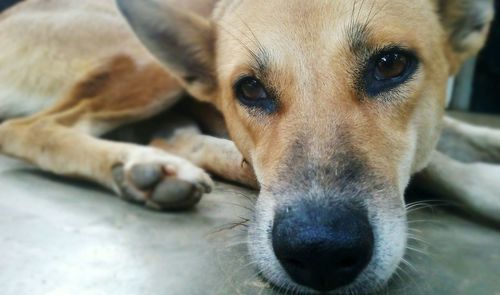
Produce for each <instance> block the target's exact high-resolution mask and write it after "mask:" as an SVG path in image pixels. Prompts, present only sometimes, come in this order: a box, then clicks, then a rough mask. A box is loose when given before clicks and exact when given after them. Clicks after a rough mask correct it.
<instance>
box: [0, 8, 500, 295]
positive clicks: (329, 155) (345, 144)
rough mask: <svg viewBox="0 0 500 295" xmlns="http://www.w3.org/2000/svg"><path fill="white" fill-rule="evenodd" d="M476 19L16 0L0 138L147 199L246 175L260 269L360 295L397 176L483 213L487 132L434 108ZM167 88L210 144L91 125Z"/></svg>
mask: <svg viewBox="0 0 500 295" xmlns="http://www.w3.org/2000/svg"><path fill="white" fill-rule="evenodd" d="M492 19H493V3H492V1H488V0H480V1H478V0H415V1H408V0H393V1H388V0H370V1H365V0H356V1H355V0H338V1H331V0H310V1H299V0H273V1H262V0H255V1H244V0H232V1H230V0H218V1H217V0H189V1H186V0H183V1H180V0H179V1H176V0H165V1H160V0H147V1H146V0H145V1H135V0H117V2H116V3H115V2H114V1H112V0H87V1H78V0H26V1H20V2H19V3H17V4H15V5H13V6H11V7H10V8H8V9H7V10H5V11H3V12H2V14H0V43H1V44H2V50H1V51H0V118H1V119H2V120H3V123H2V124H1V125H0V151H1V152H2V153H4V154H7V155H10V156H13V157H17V158H20V159H24V160H26V161H28V162H30V163H33V164H34V165H36V166H38V167H39V168H40V169H43V170H46V171H49V172H52V173H55V174H58V175H64V176H70V177H77V178H82V179H87V180H90V181H93V182H95V183H98V184H100V185H102V186H104V187H107V188H109V189H110V190H113V191H114V192H116V194H117V195H119V196H121V197H122V198H124V199H125V200H129V201H132V202H136V203H139V204H144V205H146V206H147V207H150V208H153V209H158V210H179V209H185V208H189V207H192V206H194V205H195V204H196V203H197V202H198V201H199V200H200V198H201V197H202V195H203V194H205V193H208V192H210V190H211V189H212V187H213V183H212V180H211V178H210V176H209V175H208V174H207V173H206V172H205V171H208V172H210V173H212V174H213V175H217V176H220V177H222V178H224V179H227V180H232V181H236V182H238V183H241V184H245V185H249V186H251V187H255V188H259V189H260V194H259V198H258V200H257V203H256V205H255V216H254V218H253V221H252V223H251V225H250V228H249V233H248V244H249V252H250V255H251V258H252V260H253V261H254V262H255V263H256V265H257V267H258V271H259V272H260V273H261V274H262V276H263V277H264V278H266V279H267V280H268V281H269V282H271V283H272V284H274V285H276V286H278V287H281V288H284V289H287V290H292V291H295V292H297V293H306V294H307V293H319V292H325V293H331V294H341V293H349V292H351V293H352V292H356V293H370V292H373V291H376V290H378V289H379V288H381V287H382V286H384V285H385V284H386V282H387V281H388V280H389V279H390V278H391V276H392V275H393V274H394V272H395V270H396V268H397V267H398V264H399V263H400V262H401V259H402V257H403V255H404V252H405V248H406V241H407V224H406V206H405V202H404V192H405V189H406V188H407V186H408V184H409V181H410V178H411V177H412V176H415V178H416V182H417V183H418V184H420V185H421V186H422V187H425V188H427V189H429V190H431V191H433V192H436V193H439V194H441V195H442V196H443V197H447V198H450V199H454V200H456V201H460V202H462V203H463V204H464V206H466V207H467V208H468V209H467V210H469V211H470V212H473V213H476V214H478V215H481V216H482V217H485V218H488V219H489V220H492V221H495V222H500V195H499V192H500V185H499V184H498V179H499V177H500V166H498V165H496V163H499V162H500V132H499V131H498V130H494V129H488V128H484V127H477V126H472V125H468V124H466V123H462V122H460V121H457V120H453V119H451V118H448V117H444V109H445V98H446V88H447V87H446V86H447V81H448V79H449V77H450V76H453V75H454V74H455V73H456V72H457V71H458V70H459V68H460V66H461V64H462V63H463V62H464V61H465V60H466V59H467V58H469V57H471V56H473V55H475V54H477V52H478V51H479V50H480V49H481V47H482V46H483V45H484V43H485V40H486V38H487V34H488V31H489V28H490V23H491V21H492ZM186 95H189V96H190V97H192V98H194V99H196V100H197V101H198V102H200V103H199V104H195V105H194V110H195V112H194V113H196V114H197V118H198V119H199V120H200V121H201V122H204V123H203V124H202V125H203V126H202V127H204V128H206V129H207V130H213V132H215V133H217V132H219V133H224V132H226V131H227V133H228V134H229V138H230V140H229V139H226V138H217V137H213V136H210V135H207V134H206V133H202V132H200V129H198V128H197V127H196V126H194V125H192V124H186V125H183V126H180V127H179V128H177V129H175V130H173V131H171V132H170V131H161V132H159V133H158V134H157V136H156V137H155V138H153V139H152V144H151V145H150V146H144V145H138V144H132V143H124V142H115V141H109V140H104V139H102V138H99V137H101V136H103V135H105V134H107V133H108V132H110V131H112V130H114V129H116V128H118V127H121V126H124V125H127V124H129V123H133V122H138V121H142V120H146V119H149V118H151V117H153V116H156V115H158V114H160V113H161V112H163V111H165V110H167V109H169V108H170V107H172V106H173V105H174V104H176V103H177V102H178V101H179V100H180V99H181V98H183V97H186ZM209 105H210V106H213V107H214V108H215V110H213V109H212V107H210V106H209ZM172 118H174V117H172ZM167 119H169V118H167ZM156 127H157V128H158V130H163V127H162V126H156Z"/></svg>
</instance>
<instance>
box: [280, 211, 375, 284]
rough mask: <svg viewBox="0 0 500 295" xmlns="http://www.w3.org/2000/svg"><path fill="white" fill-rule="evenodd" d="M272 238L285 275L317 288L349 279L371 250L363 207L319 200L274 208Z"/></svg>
mask: <svg viewBox="0 0 500 295" xmlns="http://www.w3.org/2000/svg"><path fill="white" fill-rule="evenodd" d="M272 242H273V248H274V252H275V254H276V257H277V258H278V260H279V261H280V263H281V265H282V266H283V268H284V269H285V270H286V272H287V273H288V274H289V275H290V277H291V278H292V279H293V280H294V281H295V282H296V283H298V284H301V285H303V286H307V287H310V288H312V289H315V290H318V291H331V290H334V289H337V288H340V287H342V286H346V285H348V284H349V283H351V282H353V281H354V280H355V279H356V278H357V277H358V275H359V274H360V273H361V272H362V271H363V270H364V268H365V267H366V266H367V265H368V263H369V262H370V260H371V257H372V253H373V232H372V229H371V226H370V223H369V222H368V218H367V216H366V213H365V212H364V210H360V209H346V208H332V207H331V206H322V204H297V205H296V206H293V207H286V208H285V209H283V210H281V211H279V212H277V213H276V216H275V220H274V227H273V233H272Z"/></svg>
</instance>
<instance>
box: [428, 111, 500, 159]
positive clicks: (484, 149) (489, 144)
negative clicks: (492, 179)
mask: <svg viewBox="0 0 500 295" xmlns="http://www.w3.org/2000/svg"><path fill="white" fill-rule="evenodd" d="M443 127H444V128H443V132H442V135H441V138H440V139H439V143H438V147H437V149H438V150H439V151H440V152H442V153H444V154H446V155H448V156H450V157H451V158H453V159H455V160H458V161H461V162H466V163H471V162H487V163H500V130H498V129H493V128H488V127H482V126H475V125H471V124H468V123H465V122H461V121H459V120H456V119H453V118H451V117H445V118H444V126H443Z"/></svg>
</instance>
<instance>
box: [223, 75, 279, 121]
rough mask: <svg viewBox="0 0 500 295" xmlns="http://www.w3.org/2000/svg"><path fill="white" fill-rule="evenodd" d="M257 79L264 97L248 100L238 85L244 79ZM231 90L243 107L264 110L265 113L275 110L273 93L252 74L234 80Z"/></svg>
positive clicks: (275, 104) (275, 103)
mask: <svg viewBox="0 0 500 295" xmlns="http://www.w3.org/2000/svg"><path fill="white" fill-rule="evenodd" d="M249 80H253V81H257V82H258V83H259V84H260V85H261V86H262V88H263V90H264V92H265V93H266V98H261V99H256V100H249V99H246V98H245V96H244V95H243V93H242V90H241V89H240V86H241V84H242V83H244V82H245V81H249ZM233 92H234V95H235V96H236V99H237V100H238V102H239V103H240V105H242V106H243V107H246V108H249V109H258V110H261V111H264V112H265V113H267V114H271V113H274V112H276V111H277V108H278V102H277V100H276V99H275V97H274V95H273V94H272V92H270V91H269V90H268V89H267V88H266V87H265V86H264V83H262V81H261V80H260V79H258V78H257V77H254V76H250V75H245V76H241V77H239V78H238V79H237V80H236V82H234V83H233Z"/></svg>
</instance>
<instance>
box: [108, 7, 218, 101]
mask: <svg viewBox="0 0 500 295" xmlns="http://www.w3.org/2000/svg"><path fill="white" fill-rule="evenodd" d="M165 2H166V1H164V0H141V1H139V0H117V4H118V7H119V9H120V11H121V12H122V14H123V15H124V16H125V18H126V20H127V21H128V22H129V24H130V26H131V28H132V30H133V31H134V32H135V34H136V35H137V37H138V38H139V39H140V40H141V42H142V43H143V44H144V45H145V47H146V48H147V49H148V50H149V51H150V52H151V53H152V54H153V55H154V56H155V57H156V58H157V59H158V60H159V61H160V62H161V63H163V64H164V65H165V66H166V68H167V69H168V71H169V72H170V73H172V74H173V75H174V76H175V77H176V78H177V79H179V81H180V82H181V83H182V85H183V86H184V87H185V89H186V90H187V91H188V92H189V93H190V94H191V95H193V96H194V97H196V98H198V99H200V100H209V99H210V98H209V96H210V95H211V92H213V90H214V89H215V85H216V79H215V76H214V42H215V41H214V39H215V34H214V30H213V24H212V22H211V21H210V20H208V19H206V18H204V17H202V16H200V15H198V14H195V13H193V12H190V11H187V10H184V9H179V8H176V7H173V6H172V5H171V4H167V3H165Z"/></svg>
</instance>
